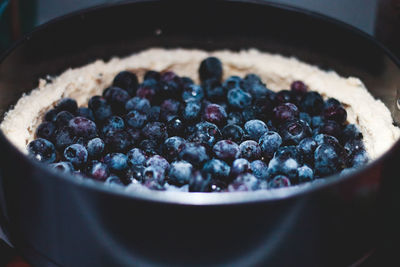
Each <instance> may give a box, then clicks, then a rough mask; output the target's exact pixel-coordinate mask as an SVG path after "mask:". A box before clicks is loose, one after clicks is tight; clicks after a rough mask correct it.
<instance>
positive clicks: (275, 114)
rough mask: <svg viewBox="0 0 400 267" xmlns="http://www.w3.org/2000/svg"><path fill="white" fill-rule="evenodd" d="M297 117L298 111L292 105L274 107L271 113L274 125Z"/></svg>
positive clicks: (285, 104)
mask: <svg viewBox="0 0 400 267" xmlns="http://www.w3.org/2000/svg"><path fill="white" fill-rule="evenodd" d="M298 117H299V109H298V108H297V107H296V105H294V104H292V103H284V104H281V105H279V106H276V107H275V108H274V109H273V111H272V119H273V121H274V122H275V123H277V124H279V123H283V122H285V121H291V120H294V119H296V118H298Z"/></svg>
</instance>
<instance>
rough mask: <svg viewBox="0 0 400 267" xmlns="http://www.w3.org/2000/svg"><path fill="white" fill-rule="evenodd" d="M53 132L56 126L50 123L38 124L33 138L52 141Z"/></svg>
mask: <svg viewBox="0 0 400 267" xmlns="http://www.w3.org/2000/svg"><path fill="white" fill-rule="evenodd" d="M55 131H56V125H55V124H54V123H52V122H50V121H45V122H42V123H41V124H39V126H38V127H37V129H36V132H35V137H36V138H44V139H46V140H49V141H53V139H54V133H55Z"/></svg>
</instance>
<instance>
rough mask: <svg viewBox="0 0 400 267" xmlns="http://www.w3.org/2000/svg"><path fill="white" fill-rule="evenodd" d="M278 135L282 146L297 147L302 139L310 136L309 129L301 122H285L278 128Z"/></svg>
mask: <svg viewBox="0 0 400 267" xmlns="http://www.w3.org/2000/svg"><path fill="white" fill-rule="evenodd" d="M279 134H280V135H281V137H282V141H283V144H285V145H297V144H298V143H299V142H300V141H301V140H302V139H304V138H306V137H310V136H311V128H310V126H308V124H307V123H306V122H305V121H302V120H293V121H287V122H285V123H283V124H282V125H281V126H280V127H279Z"/></svg>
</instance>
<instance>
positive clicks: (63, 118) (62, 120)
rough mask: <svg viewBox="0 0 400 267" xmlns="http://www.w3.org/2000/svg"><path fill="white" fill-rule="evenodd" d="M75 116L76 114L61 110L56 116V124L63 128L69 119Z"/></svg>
mask: <svg viewBox="0 0 400 267" xmlns="http://www.w3.org/2000/svg"><path fill="white" fill-rule="evenodd" d="M73 118H74V115H72V114H71V113H70V112H69V111H65V110H63V111H61V112H59V113H58V114H57V116H56V117H55V121H54V122H55V124H56V126H57V128H62V127H63V126H67V125H68V123H69V121H70V120H71V119H73Z"/></svg>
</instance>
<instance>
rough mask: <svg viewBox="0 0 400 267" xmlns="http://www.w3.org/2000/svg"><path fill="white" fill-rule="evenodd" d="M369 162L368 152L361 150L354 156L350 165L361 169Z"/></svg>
mask: <svg viewBox="0 0 400 267" xmlns="http://www.w3.org/2000/svg"><path fill="white" fill-rule="evenodd" d="M368 161H369V157H368V154H367V152H366V151H365V150H364V149H361V150H359V151H357V152H355V153H354V154H353V155H352V157H351V159H350V164H349V165H350V166H352V167H360V166H363V165H365V164H367V163H368Z"/></svg>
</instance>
